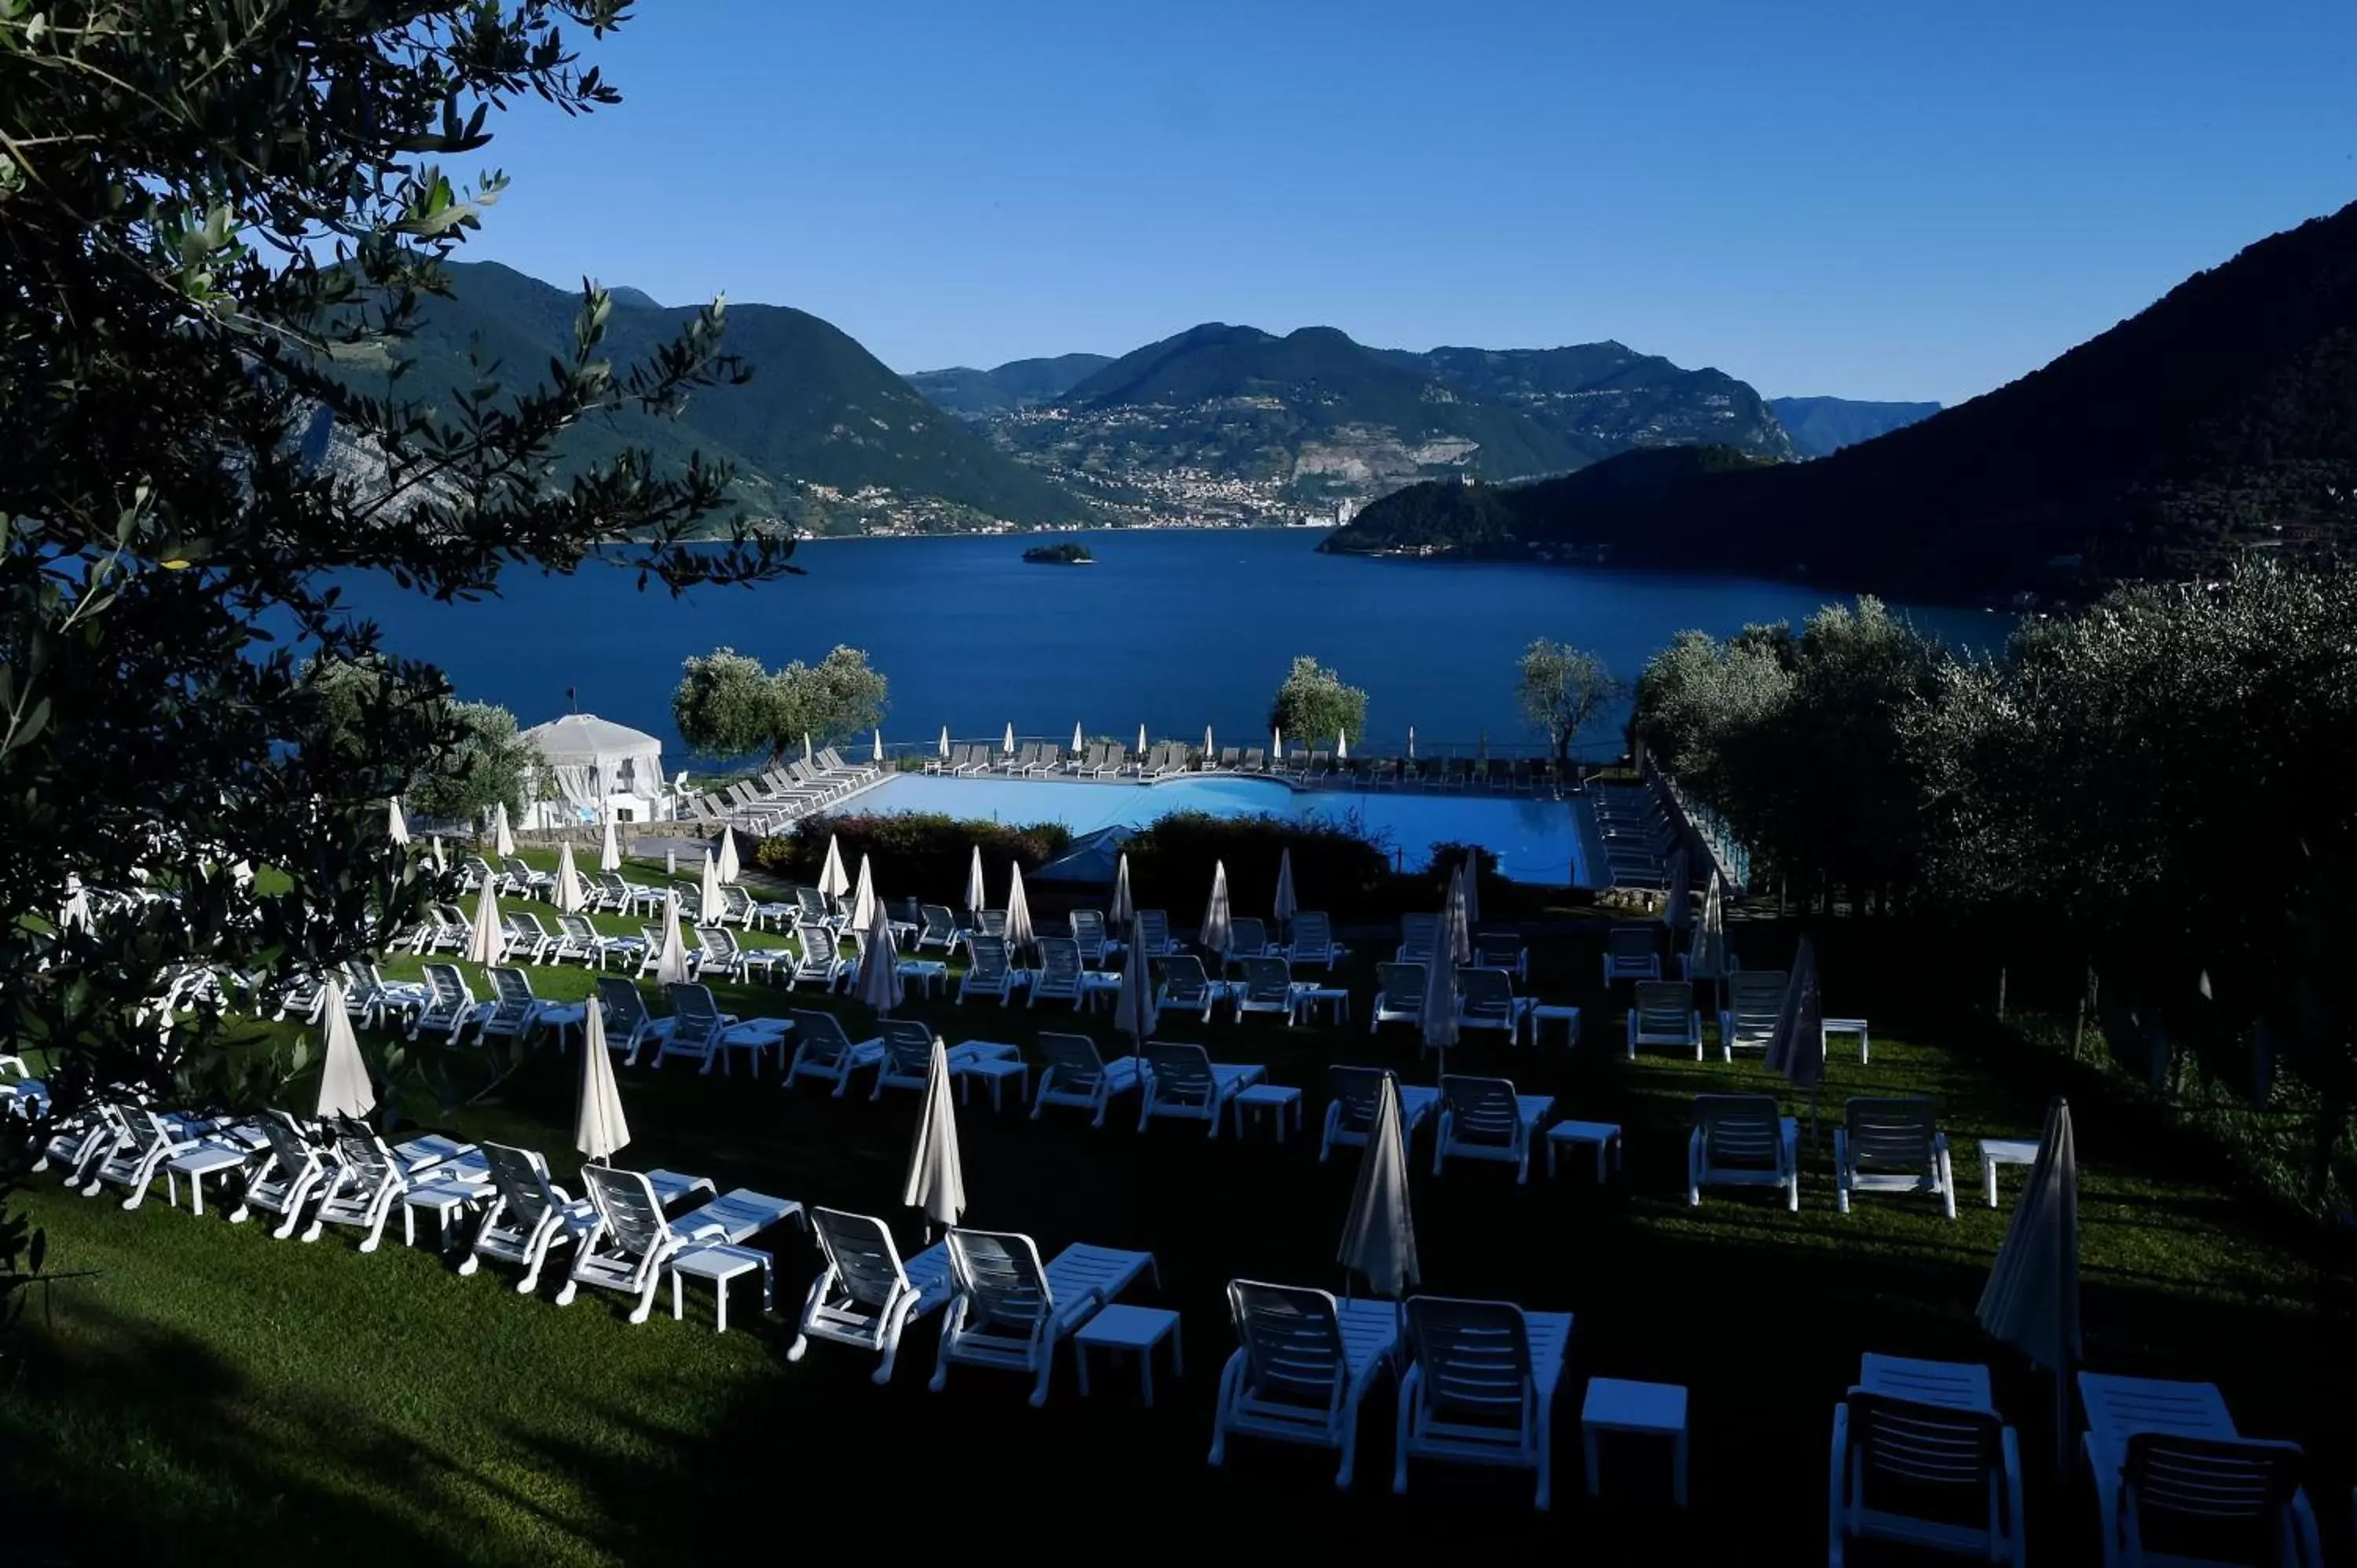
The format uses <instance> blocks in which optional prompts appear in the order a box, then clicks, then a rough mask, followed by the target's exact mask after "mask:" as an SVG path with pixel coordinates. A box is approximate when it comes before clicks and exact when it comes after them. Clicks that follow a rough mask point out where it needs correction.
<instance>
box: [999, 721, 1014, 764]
mask: <svg viewBox="0 0 2357 1568" xmlns="http://www.w3.org/2000/svg"><path fill="white" fill-rule="evenodd" d="M998 749H999V750H1001V751H1003V752H1005V753H1006V755H1007V756H1009V757H1012V756H1014V755H1015V726H1014V725H1012V724H1009V725H1007V726H1006V739H1004V740H1002V741H1000V742H999V743H998Z"/></svg>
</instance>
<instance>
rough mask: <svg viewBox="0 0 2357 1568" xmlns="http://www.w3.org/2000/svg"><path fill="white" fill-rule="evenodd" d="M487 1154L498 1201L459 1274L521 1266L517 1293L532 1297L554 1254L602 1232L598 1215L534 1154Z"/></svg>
mask: <svg viewBox="0 0 2357 1568" xmlns="http://www.w3.org/2000/svg"><path fill="white" fill-rule="evenodd" d="M482 1152H483V1156H484V1158H485V1160H486V1161H487V1162H488V1163H489V1165H490V1177H491V1188H492V1191H493V1193H494V1194H495V1196H494V1197H493V1198H492V1199H491V1205H490V1208H488V1209H486V1210H484V1213H483V1219H482V1222H481V1224H479V1226H478V1227H477V1228H476V1230H475V1239H474V1240H473V1241H472V1243H470V1244H469V1246H468V1250H467V1258H466V1261H465V1262H461V1263H460V1264H459V1265H458V1272H459V1273H461V1274H471V1273H474V1272H475V1271H476V1270H477V1269H479V1268H481V1267H482V1265H483V1260H484V1259H485V1258H496V1259H498V1260H499V1261H500V1262H507V1263H516V1264H520V1265H522V1269H523V1278H522V1280H520V1281H518V1282H517V1283H516V1292H517V1294H521V1295H530V1294H532V1293H533V1290H534V1289H535V1288H536V1287H537V1286H538V1285H539V1283H540V1271H541V1268H542V1266H543V1265H544V1264H545V1263H546V1262H548V1254H549V1253H550V1252H551V1251H554V1250H555V1249H557V1248H559V1247H562V1246H565V1245H566V1244H567V1243H569V1242H574V1241H577V1240H580V1239H581V1238H582V1237H584V1236H587V1235H588V1234H589V1232H591V1231H592V1230H596V1229H597V1208H596V1207H595V1206H594V1205H592V1204H591V1203H590V1202H589V1200H588V1199H587V1198H574V1197H568V1196H566V1194H565V1189H564V1188H563V1187H558V1186H556V1185H555V1184H554V1183H553V1182H551V1181H550V1180H549V1177H548V1162H547V1161H546V1160H544V1159H543V1158H542V1157H541V1156H540V1155H538V1154H536V1153H534V1152H533V1151H532V1150H530V1149H520V1148H516V1147H514V1146H513V1145H511V1144H484V1145H483V1150H482Z"/></svg>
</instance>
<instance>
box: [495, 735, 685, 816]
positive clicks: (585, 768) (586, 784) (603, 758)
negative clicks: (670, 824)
mask: <svg viewBox="0 0 2357 1568" xmlns="http://www.w3.org/2000/svg"><path fill="white" fill-rule="evenodd" d="M517 738H518V739H520V740H522V741H523V742H525V743H526V744H527V745H530V746H534V747H536V748H537V749H538V750H539V752H540V755H541V756H542V757H544V758H545V759H546V760H547V763H548V771H549V775H550V777H551V778H552V779H554V780H555V784H556V793H555V795H554V798H552V799H548V800H536V801H534V802H533V804H532V806H531V807H530V808H529V809H528V810H527V811H525V813H524V822H525V824H526V825H527V826H530V827H535V828H554V827H573V826H577V825H579V824H581V823H584V822H658V821H661V820H662V819H664V818H667V817H669V816H670V815H671V799H670V797H669V795H667V794H666V793H665V792H664V789H663V770H662V742H661V741H659V740H657V739H656V738H655V737H654V736H651V735H648V734H647V733H646V732H645V731H643V730H634V729H631V728H630V727H629V726H628V725H618V724H614V723H612V722H610V721H608V720H606V719H601V718H598V717H597V715H596V714H566V715H565V717H563V718H561V719H552V720H550V721H549V722H548V723H547V724H544V725H534V726H533V727H532V728H531V729H528V730H526V731H524V732H523V734H522V736H518V737H517Z"/></svg>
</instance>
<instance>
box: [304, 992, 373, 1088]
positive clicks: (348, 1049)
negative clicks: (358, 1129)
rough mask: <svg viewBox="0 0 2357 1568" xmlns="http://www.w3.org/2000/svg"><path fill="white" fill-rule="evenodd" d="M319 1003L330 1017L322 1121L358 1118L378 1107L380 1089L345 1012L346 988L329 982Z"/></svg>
mask: <svg viewBox="0 0 2357 1568" xmlns="http://www.w3.org/2000/svg"><path fill="white" fill-rule="evenodd" d="M319 1006H320V1007H321V1009H322V1010H323V1011H324V1013H325V1014H326V1016H327V1020H328V1052H327V1059H326V1060H325V1061H324V1062H322V1063H321V1064H320V1067H319V1110H318V1116H319V1120H321V1121H323V1122H324V1121H326V1120H327V1119H328V1117H330V1116H350V1117H351V1118H352V1119H354V1120H355V1121H357V1120H359V1119H360V1118H361V1117H362V1116H365V1115H367V1114H368V1113H369V1112H371V1111H373V1110H374V1109H376V1089H375V1086H374V1085H372V1084H371V1083H370V1082H369V1074H368V1063H367V1062H366V1061H364V1060H362V1059H361V1042H360V1038H359V1036H356V1035H354V1034H353V1033H352V1015H350V1013H347V1012H346V1011H344V988H343V987H342V986H340V985H339V984H337V983H335V982H334V981H332V980H331V981H329V982H328V985H327V992H326V994H324V995H323V996H321V997H320V998H319Z"/></svg>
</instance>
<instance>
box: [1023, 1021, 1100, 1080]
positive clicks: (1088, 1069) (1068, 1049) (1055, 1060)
mask: <svg viewBox="0 0 2357 1568" xmlns="http://www.w3.org/2000/svg"><path fill="white" fill-rule="evenodd" d="M1039 1054H1040V1055H1041V1056H1044V1057H1046V1058H1048V1070H1049V1073H1051V1074H1053V1075H1054V1078H1055V1080H1056V1087H1057V1088H1058V1089H1060V1090H1064V1091H1066V1092H1068V1093H1072V1094H1090V1093H1093V1092H1094V1091H1095V1090H1096V1087H1097V1084H1098V1082H1099V1081H1100V1080H1101V1079H1103V1077H1104V1070H1105V1068H1104V1058H1103V1057H1101V1056H1099V1055H1098V1054H1097V1045H1096V1042H1095V1041H1094V1040H1092V1039H1090V1038H1089V1037H1088V1036H1086V1035H1059V1034H1052V1033H1045V1032H1043V1033H1042V1034H1041V1035H1040V1036H1039Z"/></svg>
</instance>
